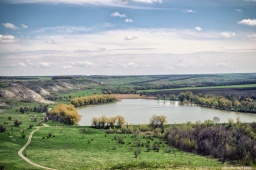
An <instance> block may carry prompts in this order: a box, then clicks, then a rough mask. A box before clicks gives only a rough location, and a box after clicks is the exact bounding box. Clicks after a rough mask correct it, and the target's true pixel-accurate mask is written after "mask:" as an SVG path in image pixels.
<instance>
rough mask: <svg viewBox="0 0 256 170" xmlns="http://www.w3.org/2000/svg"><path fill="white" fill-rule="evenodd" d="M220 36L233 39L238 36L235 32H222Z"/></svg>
mask: <svg viewBox="0 0 256 170" xmlns="http://www.w3.org/2000/svg"><path fill="white" fill-rule="evenodd" d="M220 36H221V37H223V38H232V37H235V36H236V33H234V32H222V33H220Z"/></svg>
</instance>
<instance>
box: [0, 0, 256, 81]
mask: <svg viewBox="0 0 256 170" xmlns="http://www.w3.org/2000/svg"><path fill="white" fill-rule="evenodd" d="M57 2H58V3H56V1H55V0H2V1H1V2H0V24H1V25H0V75H3V76H6V75H8V76H13V75H23V76H31V75H59V74H61V75H74V74H76V75H77V74H79V75H80V74H83V75H95V74H101V75H140V74H205V73H207V74H208V73H235V72H242V73H247V72H256V67H255V66H256V64H255V63H256V0H189V1H188V0H58V1H57Z"/></svg>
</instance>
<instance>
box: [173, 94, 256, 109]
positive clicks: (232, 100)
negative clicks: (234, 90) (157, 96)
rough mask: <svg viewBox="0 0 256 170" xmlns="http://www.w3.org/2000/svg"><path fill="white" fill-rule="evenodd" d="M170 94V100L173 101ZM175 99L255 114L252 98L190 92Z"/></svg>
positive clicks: (254, 102)
mask: <svg viewBox="0 0 256 170" xmlns="http://www.w3.org/2000/svg"><path fill="white" fill-rule="evenodd" d="M174 96H175V95H174V94H171V95H170V98H172V99H174V98H175V97H174ZM176 99H178V100H179V101H180V102H183V103H186V102H189V103H194V104H198V105H200V106H203V107H209V108H216V109H221V110H230V111H238V112H248V113H256V99H255V98H254V97H243V96H233V95H231V96H229V95H227V96H221V95H202V94H198V95H194V94H193V93H192V92H189V91H187V92H181V93H180V94H179V95H178V96H177V97H176Z"/></svg>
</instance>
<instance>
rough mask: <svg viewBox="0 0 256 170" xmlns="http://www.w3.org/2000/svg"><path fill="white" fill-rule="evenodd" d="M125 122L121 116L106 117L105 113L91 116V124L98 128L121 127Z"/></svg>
mask: <svg viewBox="0 0 256 170" xmlns="http://www.w3.org/2000/svg"><path fill="white" fill-rule="evenodd" d="M124 124H125V119H124V117H123V116H120V115H118V116H115V117H106V116H105V115H103V116H101V117H99V118H97V117H94V118H92V126H93V127H95V128H98V129H108V128H121V126H122V125H124Z"/></svg>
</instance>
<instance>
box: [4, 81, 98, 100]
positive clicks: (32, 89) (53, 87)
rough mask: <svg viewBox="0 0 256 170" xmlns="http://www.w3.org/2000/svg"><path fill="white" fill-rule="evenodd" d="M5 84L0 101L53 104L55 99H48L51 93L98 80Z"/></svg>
mask: <svg viewBox="0 0 256 170" xmlns="http://www.w3.org/2000/svg"><path fill="white" fill-rule="evenodd" d="M3 82H4V84H5V86H4V87H1V88H0V102H4V100H5V99H7V100H16V101H26V102H38V103H45V104H51V103H54V102H53V101H50V100H47V98H50V96H51V95H56V94H57V93H58V92H63V91H70V90H79V89H82V88H86V87H89V86H90V85H92V84H94V85H95V84H97V82H94V81H90V80H86V79H82V80H81V79H75V78H74V79H70V80H47V81H40V80H37V81H36V80H33V81H24V80H22V81H21V80H13V79H12V80H3V81H2V83H3Z"/></svg>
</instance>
